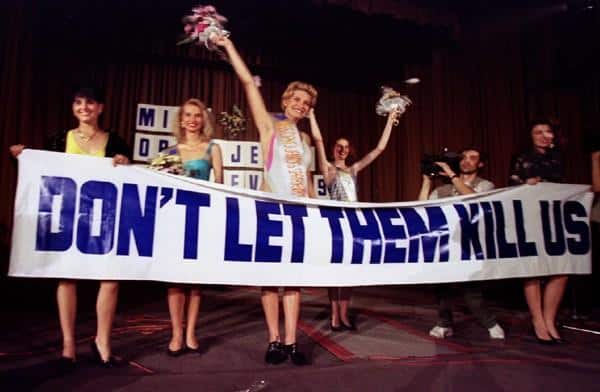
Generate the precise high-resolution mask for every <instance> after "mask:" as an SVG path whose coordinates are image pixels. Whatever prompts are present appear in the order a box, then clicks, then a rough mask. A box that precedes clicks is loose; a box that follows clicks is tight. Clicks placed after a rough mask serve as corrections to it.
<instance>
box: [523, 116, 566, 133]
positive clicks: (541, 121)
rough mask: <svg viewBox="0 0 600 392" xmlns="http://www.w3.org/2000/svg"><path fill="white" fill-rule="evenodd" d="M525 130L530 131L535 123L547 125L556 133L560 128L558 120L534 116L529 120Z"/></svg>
mask: <svg viewBox="0 0 600 392" xmlns="http://www.w3.org/2000/svg"><path fill="white" fill-rule="evenodd" d="M528 125H529V126H528V128H527V132H531V130H532V129H533V127H535V126H536V125H547V126H549V127H550V129H552V132H554V133H557V132H558V130H559V128H560V123H559V122H558V120H556V119H554V118H550V117H536V118H534V119H532V120H531V121H529V124H528Z"/></svg>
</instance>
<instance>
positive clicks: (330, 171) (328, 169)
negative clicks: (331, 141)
mask: <svg viewBox="0 0 600 392" xmlns="http://www.w3.org/2000/svg"><path fill="white" fill-rule="evenodd" d="M308 120H309V121H310V131H311V133H312V137H313V140H314V141H315V147H316V149H317V156H318V157H319V171H320V172H321V174H322V175H323V177H324V180H325V184H328V185H329V184H330V183H331V181H332V180H333V178H334V177H335V170H336V169H335V167H334V166H333V165H332V164H331V163H329V162H328V161H327V154H326V152H325V144H324V142H323V135H321V130H320V129H319V124H318V123H317V118H316V116H315V110H314V109H310V111H309V112H308Z"/></svg>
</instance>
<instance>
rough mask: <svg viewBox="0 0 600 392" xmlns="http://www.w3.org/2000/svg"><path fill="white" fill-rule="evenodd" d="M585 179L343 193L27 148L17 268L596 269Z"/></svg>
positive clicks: (487, 273) (311, 275) (339, 273)
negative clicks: (443, 191) (257, 187)
mask: <svg viewBox="0 0 600 392" xmlns="http://www.w3.org/2000/svg"><path fill="white" fill-rule="evenodd" d="M587 189H588V187H587V186H585V185H559V184H549V183H542V184H539V185H536V186H521V187H515V188H506V189H499V190H496V191H492V192H488V193H484V194H476V195H471V196H468V197H457V198H449V199H441V200H436V201H429V202H409V203H386V204H372V203H340V202H334V201H322V200H311V199H296V198H291V199H285V198H279V197H277V196H275V195H272V194H268V193H262V192H258V191H252V190H243V189H236V188H231V187H227V186H223V185H218V184H213V183H209V182H204V181H199V180H193V179H189V178H185V177H178V176H172V175H167V174H163V173H158V172H154V171H151V170H149V169H146V168H142V167H129V166H119V167H116V168H115V167H113V166H112V164H111V161H110V159H102V158H93V157H86V156H77V155H70V154H61V153H53V152H46V151H35V150H26V151H25V152H23V154H21V156H20V157H19V183H18V189H17V195H16V201H15V222H14V230H13V244H12V250H11V264H10V271H9V274H10V275H12V276H26V277H61V278H81V279H123V280H158V281H169V282H189V283H212V284H214V283H221V284H241V285H297V286H357V285H378V284H415V283H432V282H452V281H468V280H484V279H500V278H509V277H525V276H541V275H552V274H571V273H577V274H579V273H590V272H591V266H590V230H589V218H588V216H589V211H590V204H591V199H592V194H591V193H588V192H587Z"/></svg>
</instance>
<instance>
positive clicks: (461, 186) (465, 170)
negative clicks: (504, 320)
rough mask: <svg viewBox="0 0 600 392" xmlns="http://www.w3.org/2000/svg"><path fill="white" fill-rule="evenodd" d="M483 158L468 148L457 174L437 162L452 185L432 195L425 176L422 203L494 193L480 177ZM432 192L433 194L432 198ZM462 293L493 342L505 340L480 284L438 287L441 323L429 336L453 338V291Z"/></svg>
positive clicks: (443, 163) (464, 152)
mask: <svg viewBox="0 0 600 392" xmlns="http://www.w3.org/2000/svg"><path fill="white" fill-rule="evenodd" d="M482 155H483V154H482V153H481V152H480V151H479V150H478V149H476V148H471V147H469V148H465V149H463V150H462V151H461V152H460V156H461V159H460V164H459V168H460V169H459V171H460V173H456V172H455V171H454V170H453V169H452V168H451V167H450V165H449V164H448V163H446V162H441V161H436V162H435V165H437V166H438V167H439V171H438V172H437V173H434V174H435V176H434V177H437V176H440V177H443V178H448V179H449V180H450V183H449V184H445V185H441V186H438V187H437V188H435V189H434V190H433V192H431V185H432V182H433V180H432V176H429V175H426V174H423V183H422V185H421V191H420V192H419V200H432V199H439V198H444V197H452V196H459V195H468V194H471V193H476V192H485V191H489V190H491V189H494V184H493V183H491V182H490V181H487V180H484V179H483V178H481V177H479V176H478V173H479V170H480V169H481V168H482V167H483V165H484V160H483V156H482ZM430 192H431V194H430ZM454 286H455V288H457V289H459V290H461V291H462V293H463V297H464V300H465V303H466V305H467V306H468V307H469V309H470V310H471V313H472V314H473V316H475V317H477V318H478V319H479V321H480V323H481V324H482V325H483V326H484V327H485V328H487V330H488V332H489V335H490V338H492V339H504V330H503V329H502V327H501V326H500V325H498V323H497V322H496V317H495V316H494V315H493V314H492V313H491V312H490V311H489V310H488V308H487V306H486V305H485V301H484V299H483V294H482V292H481V287H480V284H479V282H464V283H457V284H454V285H451V284H443V285H438V286H437V287H436V296H437V298H438V301H439V310H438V315H439V316H438V317H439V320H438V323H437V325H435V326H434V327H433V328H432V329H431V331H429V335H431V336H433V337H436V338H439V339H444V338H446V337H448V336H452V335H453V333H454V331H453V329H452V324H453V321H452V301H451V294H452V288H453V287H454Z"/></svg>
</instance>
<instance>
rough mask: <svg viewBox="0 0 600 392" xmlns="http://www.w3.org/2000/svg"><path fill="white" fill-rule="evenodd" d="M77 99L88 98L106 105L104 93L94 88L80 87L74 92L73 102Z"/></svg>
mask: <svg viewBox="0 0 600 392" xmlns="http://www.w3.org/2000/svg"><path fill="white" fill-rule="evenodd" d="M77 98H87V99H91V100H93V101H96V102H98V103H104V91H102V89H100V88H98V87H93V86H79V87H77V88H75V89H74V91H73V100H75V99H77Z"/></svg>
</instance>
